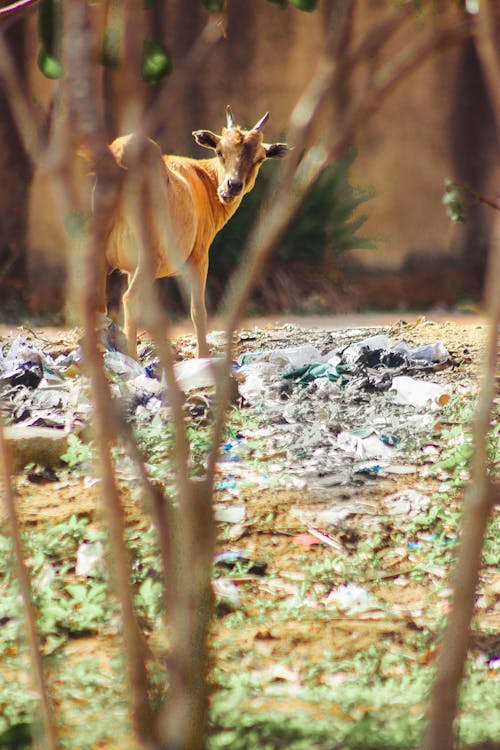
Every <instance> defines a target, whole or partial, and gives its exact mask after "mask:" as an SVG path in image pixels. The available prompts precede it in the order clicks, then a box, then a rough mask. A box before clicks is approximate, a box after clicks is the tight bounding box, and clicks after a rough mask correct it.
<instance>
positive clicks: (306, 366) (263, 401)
mask: <svg viewBox="0 0 500 750" xmlns="http://www.w3.org/2000/svg"><path fill="white" fill-rule="evenodd" d="M448 358H449V353H448V351H447V350H446V348H445V347H444V346H443V344H442V343H441V342H435V343H432V344H429V345H426V346H420V347H418V348H413V349H412V348H410V347H409V346H408V345H407V344H406V343H404V342H400V343H394V342H393V341H392V340H391V339H389V338H388V337H387V336H386V335H385V334H378V335H375V336H370V337H369V338H365V339H361V340H360V341H357V342H349V343H347V344H342V345H341V346H337V347H335V348H334V349H332V350H330V351H327V352H326V353H322V352H320V351H319V350H318V349H317V348H316V347H315V346H313V345H312V344H308V343H306V344H303V345H301V346H297V347H289V348H283V349H274V350H260V351H259V350H257V351H254V352H250V353H244V354H242V355H241V356H240V358H239V368H238V369H237V371H236V377H237V379H238V380H239V381H240V382H239V392H240V394H241V396H242V398H243V399H244V401H245V402H247V403H249V404H251V405H252V406H253V407H254V408H255V409H256V410H258V411H259V412H260V413H261V414H263V415H265V422H266V427H264V428H261V429H260V430H259V431H258V432H257V434H254V435H253V437H257V436H258V437H260V438H262V439H263V441H265V443H266V445H267V449H268V451H269V452H270V454H271V455H273V456H274V459H273V471H274V472H277V471H278V468H277V467H278V466H279V465H280V464H281V469H282V471H283V472H285V471H286V475H287V477H286V478H285V480H284V481H285V482H291V483H292V485H293V486H296V487H298V488H300V487H303V488H305V487H307V488H308V489H326V488H328V487H332V486H337V485H341V484H347V483H350V482H352V481H353V480H355V481H358V482H359V481H362V480H363V478H364V477H368V476H372V477H373V476H379V475H384V474H387V473H401V474H402V473H405V472H406V473H410V472H411V471H412V469H411V467H408V466H407V465H404V464H402V463H401V460H400V458H399V455H400V449H401V448H403V447H404V448H405V451H404V452H405V454H408V449H409V448H410V447H411V445H416V444H417V442H418V440H419V436H420V435H421V434H422V433H426V432H428V431H429V430H430V429H431V428H432V425H433V424H434V423H435V421H436V417H435V414H434V412H435V411H436V410H437V409H439V408H440V407H441V406H443V405H444V404H445V403H446V402H447V401H448V399H449V387H447V386H445V385H441V384H438V383H434V382H429V381H428V380H423V379H421V376H422V375H423V374H427V373H428V372H433V371H435V370H437V369H442V368H443V365H445V363H446V362H447V360H448ZM416 375H417V376H420V377H415V376H416ZM243 449H244V446H243V445H242V443H241V441H239V442H235V443H234V445H226V446H225V458H226V460H228V459H231V460H232V461H234V460H235V458H236V457H237V456H238V454H239V453H241V452H242V450H243ZM232 473H234V468H233V469H232Z"/></svg>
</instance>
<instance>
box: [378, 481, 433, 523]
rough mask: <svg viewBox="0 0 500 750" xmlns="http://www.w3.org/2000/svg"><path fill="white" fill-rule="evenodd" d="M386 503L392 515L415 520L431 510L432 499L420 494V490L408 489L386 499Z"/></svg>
mask: <svg viewBox="0 0 500 750" xmlns="http://www.w3.org/2000/svg"><path fill="white" fill-rule="evenodd" d="M385 502H386V503H387V505H388V507H389V509H390V512H391V515H392V514H394V515H400V516H405V517H410V518H414V517H415V516H418V515H420V513H422V512H423V511H426V510H427V509H428V508H429V506H430V504H431V499H430V497H429V496H428V495H424V494H423V493H422V492H418V490H414V489H412V488H408V489H406V490H403V491H402V492H395V493H394V494H392V495H389V496H388V497H386V498H385Z"/></svg>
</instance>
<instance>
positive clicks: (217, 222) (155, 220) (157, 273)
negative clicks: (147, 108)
mask: <svg viewBox="0 0 500 750" xmlns="http://www.w3.org/2000/svg"><path fill="white" fill-rule="evenodd" d="M226 116H227V126H226V127H225V128H223V129H222V133H221V135H217V134H215V133H212V132H211V131H210V130H196V131H194V132H193V136H194V138H195V140H196V142H197V143H198V144H199V145H200V146H204V147H205V148H208V149H212V150H213V151H215V156H214V157H213V158H210V159H192V158H188V157H184V156H174V155H162V154H161V151H160V147H159V146H158V145H157V144H156V143H155V142H154V141H152V140H150V139H147V140H146V141H145V143H143V144H142V151H141V166H142V168H145V169H146V170H147V178H148V180H149V183H148V184H149V186H150V191H149V194H148V196H147V198H146V206H147V210H146V215H143V216H142V217H141V220H142V230H141V227H137V222H136V221H135V220H134V219H133V218H132V216H131V215H132V214H133V213H135V212H134V211H129V210H127V201H128V200H137V195H135V196H134V194H133V188H129V189H127V184H128V183H127V180H126V179H125V180H123V183H122V185H124V186H125V187H123V189H121V194H120V195H119V196H118V198H117V200H116V201H115V210H114V211H113V214H112V216H111V219H110V222H109V229H108V231H107V232H106V239H105V245H106V248H105V259H106V265H107V272H108V273H109V272H110V271H112V270H113V269H120V270H121V271H124V272H125V273H126V274H127V275H128V288H127V290H126V291H125V294H124V295H123V310H124V329H125V337H126V340H127V347H128V352H129V354H130V355H131V356H132V357H135V358H137V318H138V311H139V310H140V306H141V305H142V306H144V305H145V304H147V301H146V300H144V299H142V300H141V299H139V297H140V296H141V284H142V281H143V280H144V278H145V276H146V274H152V275H153V277H154V278H160V277H164V276H175V275H177V274H179V273H182V272H184V271H186V272H187V273H186V278H187V282H188V285H189V287H190V292H191V318H192V321H193V325H194V329H195V333H196V342H197V349H196V354H197V356H198V357H206V356H208V354H209V350H208V344H207V338H206V336H207V313H206V307H205V286H206V280H207V272H208V252H209V248H210V245H211V243H212V240H213V239H214V237H215V235H216V234H217V232H218V231H219V230H220V229H221V228H222V227H223V226H224V224H225V223H226V222H227V221H228V220H229V219H230V218H231V216H232V215H233V214H234V212H235V211H236V209H237V208H238V206H239V205H240V203H241V200H242V198H243V196H244V195H245V194H246V193H248V192H249V191H250V190H251V189H252V188H253V186H254V184H255V180H256V178H257V173H258V171H259V168H260V166H261V164H262V163H263V162H264V161H265V160H266V159H277V158H278V159H279V158H282V157H284V156H286V154H287V152H288V150H289V147H288V145H287V144H286V143H272V144H268V143H264V141H263V136H262V127H263V125H264V123H265V122H266V121H267V119H268V117H269V112H267V113H266V114H265V115H264V117H262V118H261V119H260V120H259V121H258V122H257V124H256V125H254V127H253V128H252V129H251V130H243V129H242V128H241V127H239V126H238V125H236V123H235V120H234V116H233V113H232V111H231V108H230V107H229V106H227V108H226ZM110 150H111V153H112V154H113V157H114V159H115V161H116V163H117V164H118V165H119V166H120V167H123V168H124V169H128V168H130V167H131V166H133V165H134V153H137V136H135V135H134V134H131V135H126V136H122V137H120V138H117V139H116V140H115V141H113V143H112V144H111V146H110ZM97 187H98V184H97V185H96V189H97ZM131 191H132V195H130V192H131ZM142 197H143V198H144V196H142ZM128 205H130V204H128ZM141 231H143V232H144V231H146V232H147V240H148V241H147V243H146V245H147V247H146V248H144V250H142V249H141V247H142V241H141V236H140V235H141ZM145 253H148V255H147V256H145ZM104 296H105V295H104ZM102 302H103V305H102V306H101V305H100V306H101V307H102V309H103V310H105V309H106V301H105V299H104V300H102Z"/></svg>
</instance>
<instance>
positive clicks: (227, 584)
mask: <svg viewBox="0 0 500 750" xmlns="http://www.w3.org/2000/svg"><path fill="white" fill-rule="evenodd" d="M212 587H213V590H214V594H215V608H216V610H217V612H218V613H219V614H226V613H229V612H236V611H237V610H238V609H239V608H240V606H241V599H240V592H239V591H238V587H237V586H236V585H235V584H234V583H233V582H232V581H230V580H229V579H227V578H214V579H213V580H212Z"/></svg>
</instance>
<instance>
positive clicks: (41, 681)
mask: <svg viewBox="0 0 500 750" xmlns="http://www.w3.org/2000/svg"><path fill="white" fill-rule="evenodd" d="M0 476H1V478H2V482H3V489H4V492H3V495H4V500H5V507H6V511H7V516H8V521H9V526H10V534H11V537H12V545H13V553H14V562H15V571H16V575H17V580H18V582H19V588H20V591H21V599H22V603H23V614H24V620H25V623H26V635H27V641H28V646H29V652H30V661H31V668H32V671H33V675H34V680H35V687H36V690H37V693H38V695H39V698H40V706H41V715H42V724H43V732H44V736H43V738H42V742H43V746H44V747H45V748H47V750H57V747H58V741H57V732H56V727H55V722H54V717H53V712H52V705H51V702H50V697H49V690H48V687H47V681H46V679H45V674H44V670H43V663H42V655H41V653H40V646H39V643H38V636H37V628H36V619H35V613H34V610H33V606H32V604H31V590H30V582H29V577H28V571H27V569H26V564H25V562H24V555H23V549H22V544H21V538H20V528H19V520H18V517H17V511H16V502H15V497H14V490H13V487H12V483H11V479H10V478H11V476H12V464H11V457H10V454H9V449H8V446H7V442H6V439H5V433H4V428H3V424H2V421H1V420H0Z"/></svg>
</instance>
